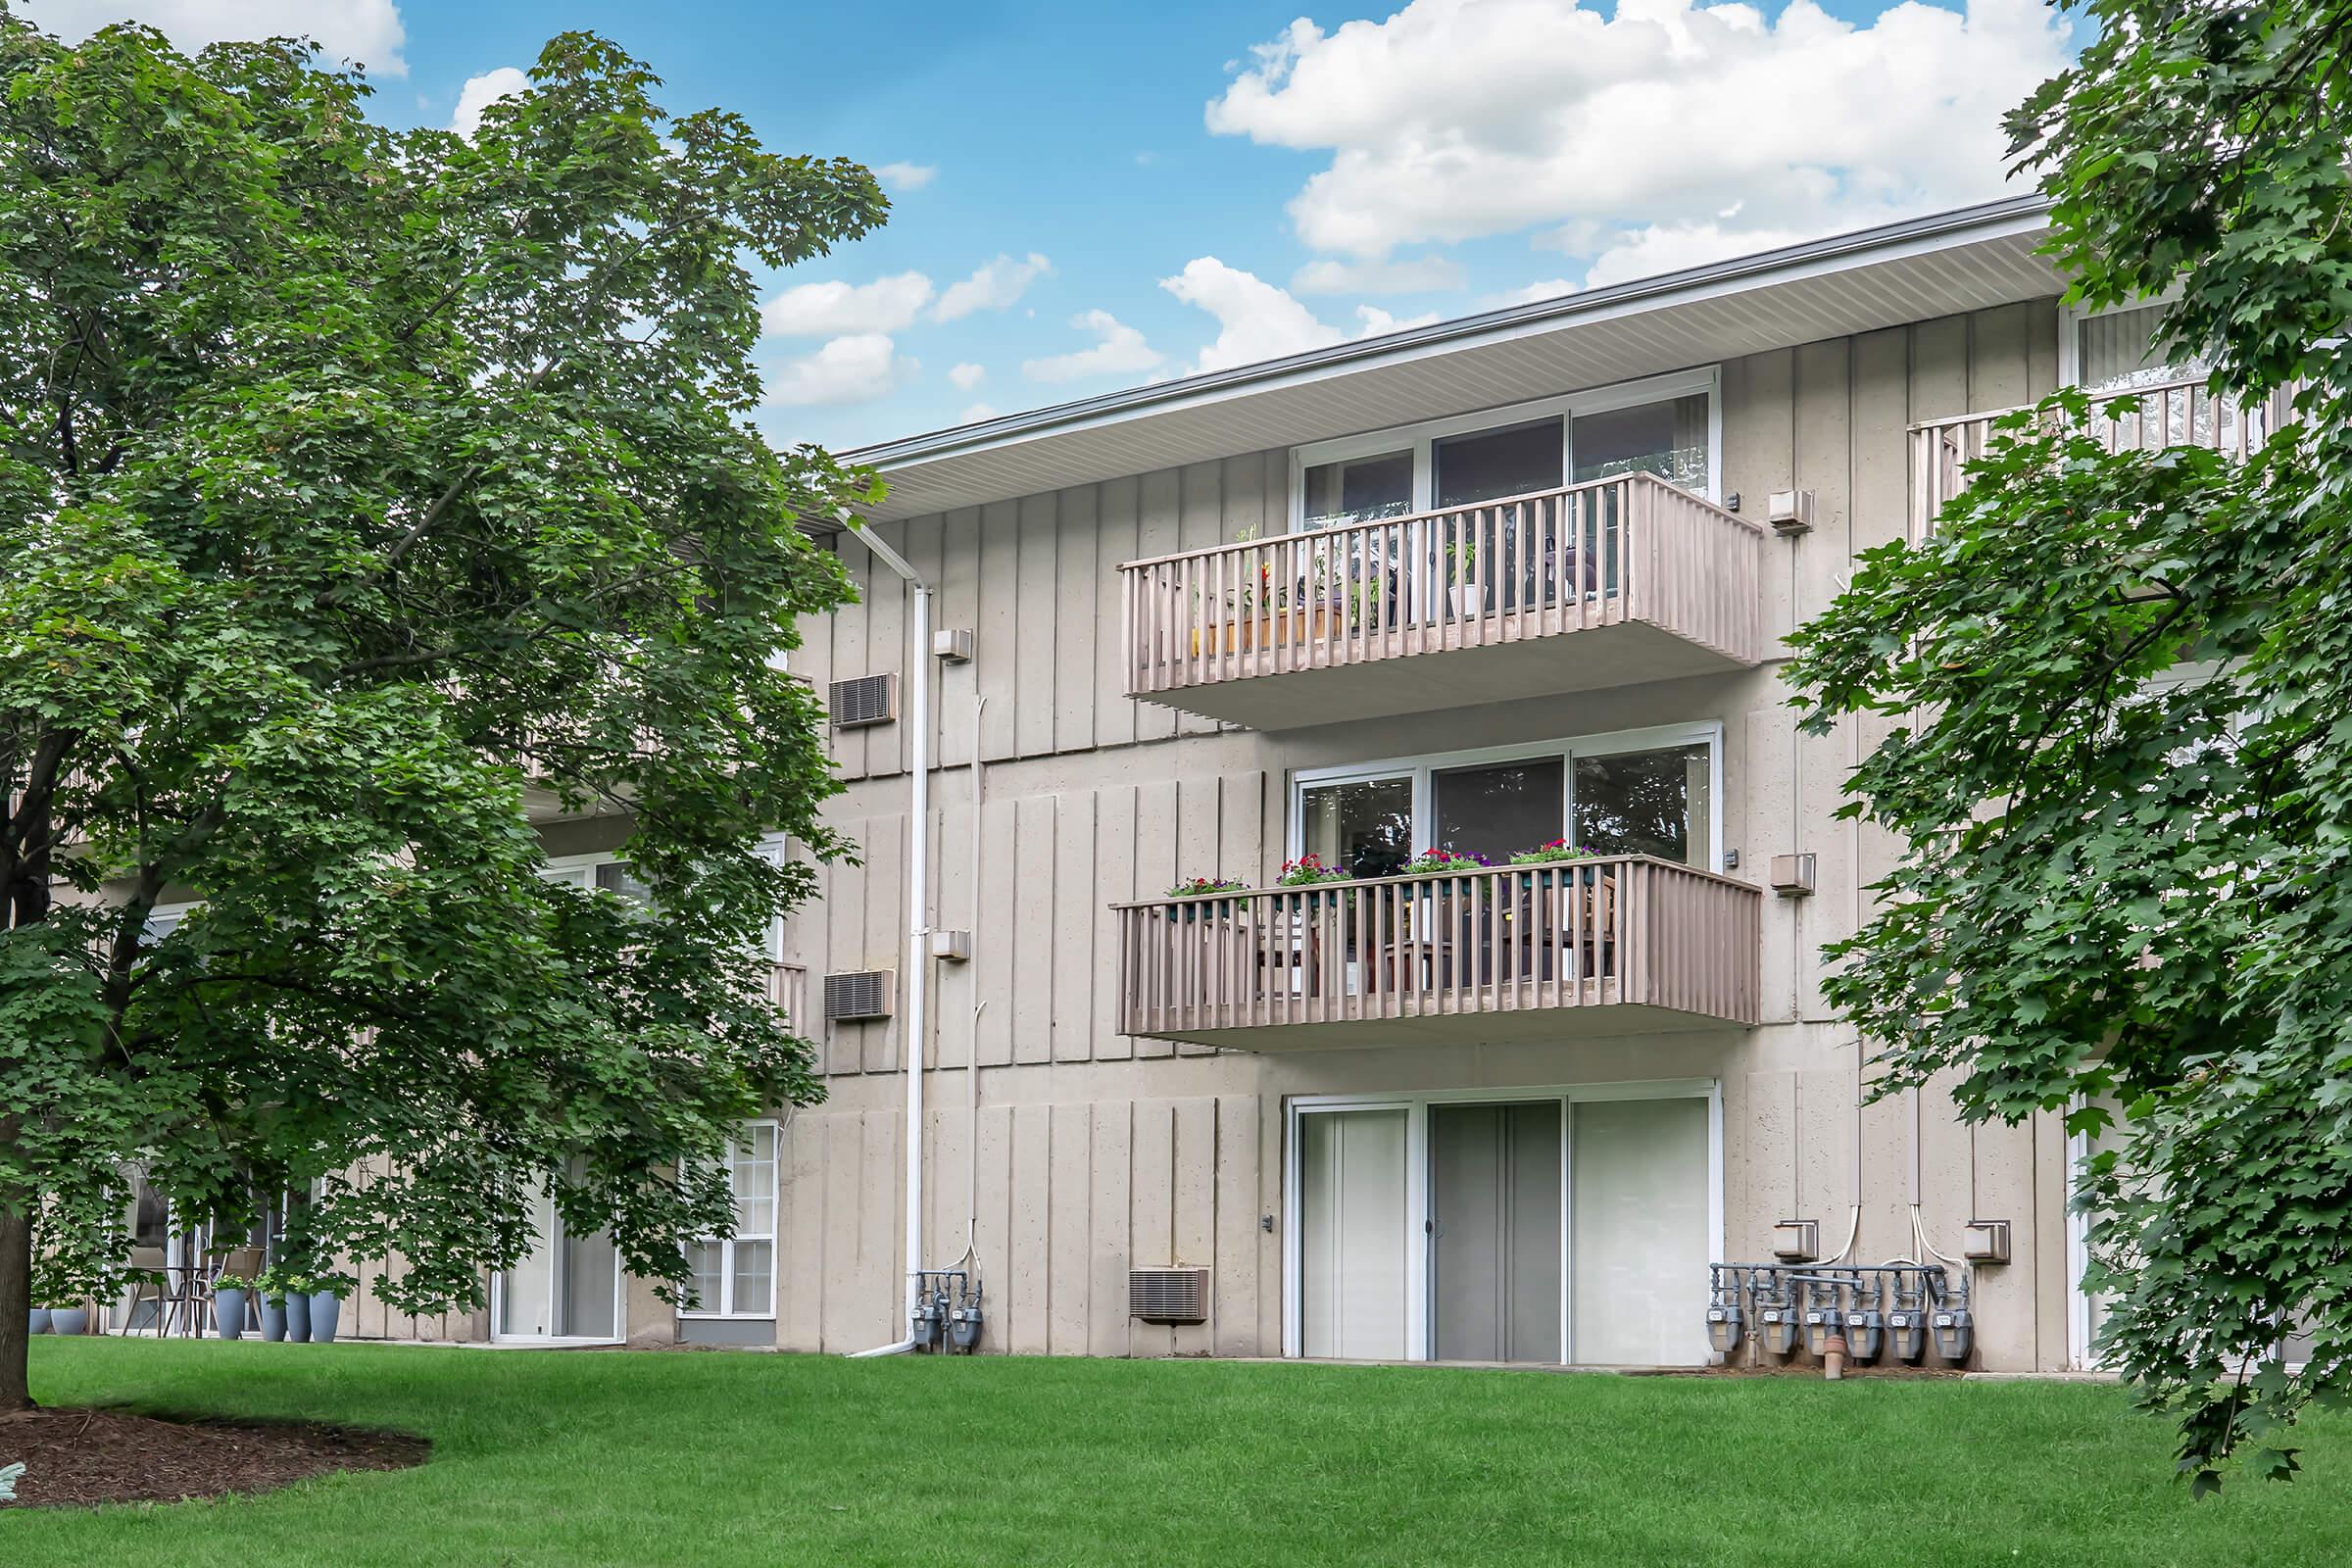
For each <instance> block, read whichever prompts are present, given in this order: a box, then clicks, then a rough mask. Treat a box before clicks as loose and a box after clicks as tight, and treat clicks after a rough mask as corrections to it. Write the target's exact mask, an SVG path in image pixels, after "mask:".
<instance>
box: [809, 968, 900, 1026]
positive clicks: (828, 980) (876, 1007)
mask: <svg viewBox="0 0 2352 1568" xmlns="http://www.w3.org/2000/svg"><path fill="white" fill-rule="evenodd" d="M898 990H899V973H898V971H897V970H896V969H846V970H843V971H842V972H841V973H839V974H829V975H827V976H825V1021H826V1022H827V1023H856V1022H858V1021H859V1020H860V1019H865V1018H887V1017H889V1016H890V1005H891V1002H892V1001H893V1000H894V999H895V998H896V996H897V995H898Z"/></svg>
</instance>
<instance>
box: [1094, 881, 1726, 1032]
mask: <svg viewBox="0 0 2352 1568" xmlns="http://www.w3.org/2000/svg"><path fill="white" fill-rule="evenodd" d="M1762 905H1763V897H1762V894H1761V893H1760V891H1759V890H1758V889H1756V888H1754V887H1752V886H1750V885H1748V884H1746V883H1744V882H1737V881H1734V880H1732V879H1731V878H1729V877H1722V876H1717V875H1714V874H1713V873H1711V872H1707V871H1700V870H1696V869H1693V868H1692V867H1690V866H1687V865H1677V864H1674V863H1672V862H1670V861H1666V860H1659V859H1653V858H1649V857H1646V856H1615V857H1609V858H1598V859H1589V860H1573V861H1563V862H1558V863H1554V864H1550V865H1542V866H1498V867H1494V868H1490V869H1481V870H1475V871H1468V872H1446V873H1444V874H1439V875H1420V876H1400V877H1385V878H1381V879H1379V880H1375V881H1350V882H1326V883H1320V884H1317V885H1315V886H1313V887H1304V888H1258V889H1253V890H1250V891H1247V892H1237V893H1230V894H1213V895H1207V896H1203V897H1198V898H1177V899H1161V900H1157V901H1153V902H1149V903H1138V904H1122V905H1118V906H1115V907H1116V908H1117V910H1118V914H1119V982H1120V992H1119V1028H1120V1030H1121V1032H1122V1033H1126V1034H1134V1035H1144V1036H1149V1037H1152V1038H1154V1039H1160V1040H1181V1041H1188V1042H1192V1043H1194V1044H1199V1045H1214V1046H1226V1047H1231V1048H1236V1049H1240V1050H1245V1051H1298V1050H1310V1049H1315V1048H1318V1047H1352V1046H1381V1045H1406V1044H1413V1043H1424V1042H1444V1041H1459V1042H1463V1043H1470V1042H1477V1041H1499V1040H1510V1039H1529V1038H1538V1037H1559V1036H1563V1035H1568V1034H1576V1033H1585V1034H1598V1033H1609V1034H1630V1033H1641V1032H1644V1031H1666V1030H1677V1029H1697V1028H1708V1027H1715V1026H1718V1025H1721V1024H1725V1023H1732V1024H1753V1023H1755V1022H1757V1021H1758V1005H1759V1004H1758V990H1759V983H1760V975H1759V970H1758V963H1759V959H1758V948H1757V938H1758V932H1759V929H1760V923H1761V913H1762Z"/></svg>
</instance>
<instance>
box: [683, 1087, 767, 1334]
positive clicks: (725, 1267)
mask: <svg viewBox="0 0 2352 1568" xmlns="http://www.w3.org/2000/svg"><path fill="white" fill-rule="evenodd" d="M736 1126H737V1128H738V1129H739V1130H741V1131H750V1130H753V1129H756V1128H760V1127H764V1128H767V1129H768V1130H769V1132H771V1133H772V1134H773V1135H774V1140H775V1141H774V1142H773V1143H772V1144H771V1145H770V1146H769V1152H768V1156H767V1167H768V1188H769V1192H768V1217H767V1224H768V1228H767V1229H766V1230H765V1231H746V1230H745V1229H743V1226H742V1221H741V1219H740V1217H739V1218H738V1219H737V1221H736V1228H735V1232H734V1234H733V1235H731V1236H698V1237H696V1238H695V1239H694V1244H695V1245H698V1246H699V1245H701V1244H704V1243H708V1242H716V1243H717V1244H719V1254H718V1256H719V1270H718V1299H719V1302H720V1304H719V1305H718V1306H716V1307H709V1306H700V1307H696V1308H694V1309H693V1310H691V1311H689V1310H688V1309H687V1308H685V1307H682V1306H681V1307H679V1308H678V1316H679V1317H681V1318H687V1319H696V1320H707V1319H716V1318H728V1319H733V1320H735V1321H737V1322H746V1323H770V1322H773V1321H775V1318H776V1297H777V1294H778V1292H779V1291H780V1290H781V1289H782V1287H783V1266H782V1265H783V1256H782V1251H783V1249H782V1245H781V1244H782V1239H783V1230H784V1224H783V1221H784V1120H783V1118H782V1117H778V1116H754V1117H752V1118H751V1119H750V1120H749V1121H744V1122H738V1123H737V1124H736ZM736 1147H737V1144H736V1140H735V1139H734V1138H729V1139H728V1140H727V1149H728V1152H729V1153H728V1164H729V1166H730V1168H731V1167H732V1165H733V1163H734V1158H733V1151H734V1150H735V1148H736ZM739 1242H765V1243H766V1244H767V1259H768V1263H767V1310H766V1311H764V1312H741V1311H737V1310H736V1309H735V1247H736V1244H737V1243H739Z"/></svg>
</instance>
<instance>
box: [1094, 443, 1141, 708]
mask: <svg viewBox="0 0 2352 1568" xmlns="http://www.w3.org/2000/svg"><path fill="white" fill-rule="evenodd" d="M1142 490H1143V484H1142V481H1141V480H1138V479H1112V480H1108V481H1106V482H1105V483H1103V484H1101V485H1099V486H1097V487H1096V500H1095V518H1096V520H1095V568H1096V572H1097V574H1098V576H1099V577H1100V579H1101V582H1102V590H1103V599H1102V600H1101V601H1100V603H1101V605H1102V607H1103V622H1102V624H1101V626H1099V627H1098V628H1097V630H1096V633H1095V636H1096V644H1095V670H1094V674H1095V717H1094V727H1095V744H1096V745H1098V746H1121V745H1124V744H1126V743H1127V742H1129V741H1132V740H1134V739H1135V723H1136V712H1137V710H1138V708H1139V706H1140V705H1138V704H1137V703H1135V702H1134V701H1132V700H1131V699H1130V698H1129V697H1128V696H1127V660H1128V654H1129V649H1128V646H1127V644H1126V643H1124V642H1122V641H1120V640H1119V639H1121V638H1123V637H1126V636H1130V635H1132V634H1133V632H1134V629H1135V628H1133V627H1131V626H1129V625H1128V624H1127V621H1126V586H1125V579H1124V577H1123V576H1122V575H1121V573H1120V571H1119V567H1120V566H1122V565H1124V564H1126V563H1128V562H1130V561H1137V560H1141V559H1142V557H1143V551H1142V550H1141V549H1140V548H1139V547H1138V545H1137V542H1136V515H1137V512H1138V509H1139V507H1140V505H1141V496H1142Z"/></svg>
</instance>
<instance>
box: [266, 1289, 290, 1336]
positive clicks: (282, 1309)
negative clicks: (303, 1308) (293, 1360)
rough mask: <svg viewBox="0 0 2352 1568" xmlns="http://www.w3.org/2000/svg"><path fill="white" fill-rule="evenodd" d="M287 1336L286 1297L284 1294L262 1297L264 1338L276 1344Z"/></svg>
mask: <svg viewBox="0 0 2352 1568" xmlns="http://www.w3.org/2000/svg"><path fill="white" fill-rule="evenodd" d="M285 1337H286V1299H285V1298H284V1297H282V1296H265V1297H263V1298H262V1338H263V1339H265V1340H268V1341H269V1342H270V1344H272V1345H275V1344H276V1343H277V1342H278V1341H280V1340H282V1339H284V1338H285Z"/></svg>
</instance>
